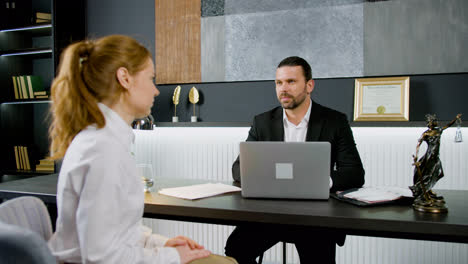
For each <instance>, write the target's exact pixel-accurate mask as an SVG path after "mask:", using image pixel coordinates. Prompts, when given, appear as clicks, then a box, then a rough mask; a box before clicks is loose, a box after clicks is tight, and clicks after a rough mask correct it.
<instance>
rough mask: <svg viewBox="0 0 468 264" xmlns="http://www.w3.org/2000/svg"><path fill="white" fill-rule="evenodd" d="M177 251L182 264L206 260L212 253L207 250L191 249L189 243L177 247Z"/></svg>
mask: <svg viewBox="0 0 468 264" xmlns="http://www.w3.org/2000/svg"><path fill="white" fill-rule="evenodd" d="M175 249H176V250H177V252H178V253H179V256H180V263H181V264H187V263H190V262H191V261H194V260H196V259H201V258H206V257H208V256H209V255H210V254H211V252H210V251H208V250H206V249H191V248H190V247H189V246H188V243H187V244H186V245H184V246H176V247H175Z"/></svg>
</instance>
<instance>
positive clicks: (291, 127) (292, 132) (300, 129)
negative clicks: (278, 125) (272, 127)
mask: <svg viewBox="0 0 468 264" xmlns="http://www.w3.org/2000/svg"><path fill="white" fill-rule="evenodd" d="M309 100H310V99H309ZM311 109H312V101H311V102H310V105H309V109H308V110H307V113H306V114H305V116H304V117H303V118H302V120H301V122H300V123H299V124H298V125H297V126H296V125H295V124H293V123H291V122H289V120H288V116H287V115H286V110H284V108H283V127H284V141H285V142H305V141H306V136H307V127H308V125H309V118H310V111H311Z"/></svg>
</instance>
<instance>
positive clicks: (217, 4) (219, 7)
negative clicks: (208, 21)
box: [201, 0, 224, 17]
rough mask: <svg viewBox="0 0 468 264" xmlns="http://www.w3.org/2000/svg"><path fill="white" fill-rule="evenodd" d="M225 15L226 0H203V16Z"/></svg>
mask: <svg viewBox="0 0 468 264" xmlns="http://www.w3.org/2000/svg"><path fill="white" fill-rule="evenodd" d="M222 15H224V0H201V16H202V17H209V16H222Z"/></svg>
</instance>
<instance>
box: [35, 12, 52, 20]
mask: <svg viewBox="0 0 468 264" xmlns="http://www.w3.org/2000/svg"><path fill="white" fill-rule="evenodd" d="M36 19H43V20H52V14H51V13H45V12H36Z"/></svg>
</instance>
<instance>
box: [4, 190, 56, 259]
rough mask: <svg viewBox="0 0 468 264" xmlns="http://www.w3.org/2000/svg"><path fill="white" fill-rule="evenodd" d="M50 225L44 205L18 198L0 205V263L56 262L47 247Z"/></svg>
mask: <svg viewBox="0 0 468 264" xmlns="http://www.w3.org/2000/svg"><path fill="white" fill-rule="evenodd" d="M51 236H52V225H51V221H50V216H49V213H48V211H47V209H46V207H45V205H44V203H43V202H42V201H41V200H39V199H38V198H35V197H28V196H25V197H20V198H15V199H12V200H8V201H6V202H4V203H2V204H0V259H1V260H2V263H33V264H36V263H37V264H49V263H51V264H52V263H54V264H55V263H57V262H56V259H55V257H54V256H53V255H52V253H51V252H50V249H49V247H48V246H47V241H48V240H49V238H50V237H51Z"/></svg>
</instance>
